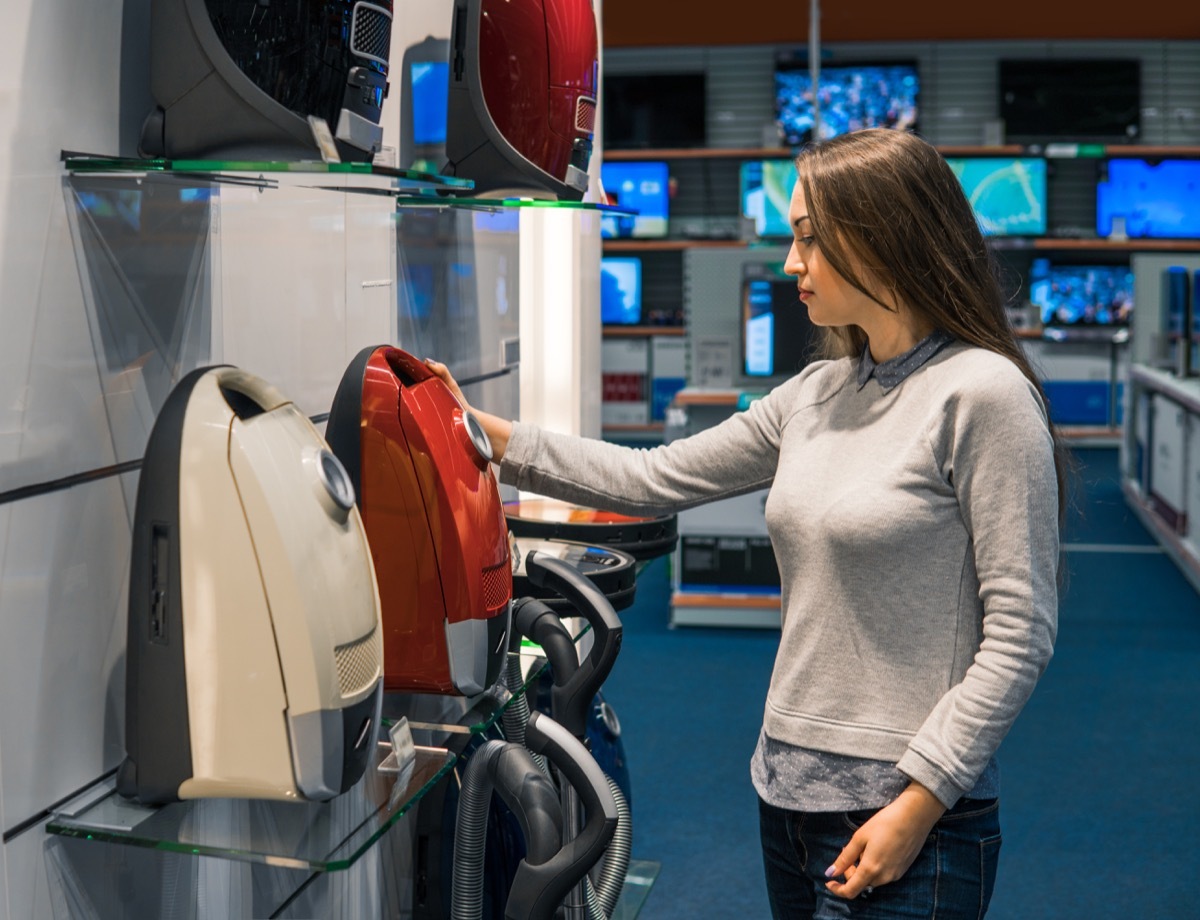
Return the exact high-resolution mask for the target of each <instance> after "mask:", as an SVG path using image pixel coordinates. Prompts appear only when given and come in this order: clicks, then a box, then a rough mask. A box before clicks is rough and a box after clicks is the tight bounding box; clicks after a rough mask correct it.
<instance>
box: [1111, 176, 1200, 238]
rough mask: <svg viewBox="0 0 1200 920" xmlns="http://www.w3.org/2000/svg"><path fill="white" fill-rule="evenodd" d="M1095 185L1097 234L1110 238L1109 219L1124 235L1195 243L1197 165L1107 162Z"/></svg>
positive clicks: (1198, 227)
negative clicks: (1119, 222) (1121, 222)
mask: <svg viewBox="0 0 1200 920" xmlns="http://www.w3.org/2000/svg"><path fill="white" fill-rule="evenodd" d="M1104 172H1105V173H1107V175H1105V176H1104V177H1103V178H1102V179H1101V181H1100V182H1099V183H1097V185H1096V232H1097V233H1098V234H1099V235H1100V236H1109V235H1110V234H1111V233H1112V231H1113V218H1114V217H1123V218H1124V219H1125V235H1126V236H1130V237H1156V238H1161V239H1177V240H1181V239H1198V238H1200V160H1158V161H1154V162H1151V161H1149V160H1135V159H1130V160H1124V159H1122V160H1109V161H1108V164H1107V166H1106V167H1105V168H1104Z"/></svg>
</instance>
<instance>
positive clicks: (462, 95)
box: [446, 0, 599, 201]
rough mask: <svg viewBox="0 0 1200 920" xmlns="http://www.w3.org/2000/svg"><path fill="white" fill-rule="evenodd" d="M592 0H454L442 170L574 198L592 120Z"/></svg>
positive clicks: (583, 174) (480, 185) (582, 177)
mask: <svg viewBox="0 0 1200 920" xmlns="http://www.w3.org/2000/svg"><path fill="white" fill-rule="evenodd" d="M598 48H599V43H598V38H597V31H596V13H595V11H594V10H593V9H592V3H591V0H455V4H454V23H453V29H452V34H451V39H450V88H449V105H448V113H447V121H446V157H447V159H448V160H449V164H448V166H447V171H448V172H450V173H451V174H452V175H455V176H460V177H463V178H467V179H473V180H474V182H475V189H476V190H477V191H480V192H486V191H493V190H495V189H506V190H512V189H544V190H546V191H548V192H550V193H552V194H553V195H554V196H555V197H557V198H563V199H567V200H574V201H579V200H581V199H582V198H583V195H584V192H586V191H587V186H588V176H587V170H588V161H589V160H590V159H591V156H592V135H593V133H594V127H595V122H596V99H597V94H596V92H597V88H598V87H597V85H596V74H597V70H598V67H597V61H598Z"/></svg>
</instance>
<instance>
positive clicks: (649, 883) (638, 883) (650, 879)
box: [608, 859, 662, 920]
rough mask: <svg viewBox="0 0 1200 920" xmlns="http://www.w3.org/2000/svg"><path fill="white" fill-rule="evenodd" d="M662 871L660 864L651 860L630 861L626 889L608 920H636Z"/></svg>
mask: <svg viewBox="0 0 1200 920" xmlns="http://www.w3.org/2000/svg"><path fill="white" fill-rule="evenodd" d="M661 871H662V863H660V862H655V861H654V860H651V859H631V860H629V868H628V869H627V870H626V871H625V887H624V888H622V889H621V897H620V898H619V899H618V900H617V903H616V906H615V907H614V908H613V912H612V916H611V917H609V918H608V920H636V918H637V915H638V914H639V913H641V910H642V906H643V905H644V904H645V903H646V898H648V897H649V896H650V889H651V888H653V887H654V883H655V882H656V881H658V874H659V872H661Z"/></svg>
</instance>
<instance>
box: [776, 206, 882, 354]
mask: <svg viewBox="0 0 1200 920" xmlns="http://www.w3.org/2000/svg"><path fill="white" fill-rule="evenodd" d="M788 224H789V225H790V226H791V228H792V235H793V239H792V248H791V250H790V251H789V252H788V256H787V261H786V262H785V263H784V266H783V269H784V271H785V272H787V273H788V274H789V275H794V276H795V278H796V286H797V287H798V288H799V289H800V300H801V302H803V304H804V305H805V307H807V308H808V317H809V319H810V320H811V321H812V322H813V323H814V324H815V325H817V326H859V327H860V328H862V329H863V330H864V331H866V332H867V334H868V335H870V326H871V325H873V324H874V323H876V322H877V321H878V320H879V318H880V316H879V315H880V314H881V313H883V312H884V311H882V310H881V309H880V307H879V304H877V303H875V302H874V301H872V300H871V299H870V298H869V297H867V296H866V295H865V294H863V293H862V292H861V291H859V290H858V289H857V288H855V287H854V286H853V285H851V284H850V283H849V282H848V281H847V280H846V279H845V278H843V277H842V276H841V275H840V274H839V273H838V272H837V270H836V269H835V268H834V267H833V266H832V265H830V264H829V262H827V261H826V260H825V257H824V256H823V255H822V253H821V247H820V245H819V244H818V242H817V241H816V240H815V239H814V238H813V235H812V233H813V230H812V222H811V221H810V220H809V219H808V207H807V205H806V204H805V201H804V189H803V187H802V186H801V184H800V183H799V182H797V183H796V190H795V191H794V192H792V203H791V207H790V208H789V209H788Z"/></svg>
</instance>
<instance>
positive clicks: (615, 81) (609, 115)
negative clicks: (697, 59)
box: [600, 73, 708, 150]
mask: <svg viewBox="0 0 1200 920" xmlns="http://www.w3.org/2000/svg"><path fill="white" fill-rule="evenodd" d="M600 108H601V119H602V123H603V125H604V146H605V147H606V148H608V149H609V150H629V149H645V148H647V147H678V148H687V147H703V146H705V145H706V144H707V143H708V131H707V122H706V116H705V76H704V74H703V73H660V74H605V76H604V81H603V87H602V96H601V100H600Z"/></svg>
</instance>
